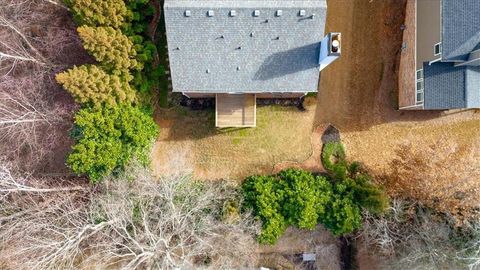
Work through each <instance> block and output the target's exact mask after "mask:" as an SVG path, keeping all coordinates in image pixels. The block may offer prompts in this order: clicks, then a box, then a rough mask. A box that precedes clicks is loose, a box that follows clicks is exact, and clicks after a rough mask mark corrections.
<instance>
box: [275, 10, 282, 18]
mask: <svg viewBox="0 0 480 270" xmlns="http://www.w3.org/2000/svg"><path fill="white" fill-rule="evenodd" d="M282 14H283V11H282V10H281V9H279V10H277V13H276V16H277V17H280V16H282Z"/></svg>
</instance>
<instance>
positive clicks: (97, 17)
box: [66, 0, 131, 28]
mask: <svg viewBox="0 0 480 270" xmlns="http://www.w3.org/2000/svg"><path fill="white" fill-rule="evenodd" d="M66 2H67V4H69V6H70V7H71V9H72V11H73V13H74V15H75V19H76V20H77V21H78V22H79V23H80V24H86V25H90V26H111V27H114V28H119V27H120V26H122V24H124V23H125V22H127V21H128V20H129V18H130V17H131V12H130V11H129V10H128V8H127V6H126V5H125V1H123V0H102V1H98V0H66Z"/></svg>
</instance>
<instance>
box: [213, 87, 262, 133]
mask: <svg viewBox="0 0 480 270" xmlns="http://www.w3.org/2000/svg"><path fill="white" fill-rule="evenodd" d="M215 101H216V102H215V104H216V115H215V119H216V121H215V122H216V124H215V125H216V126H217V127H220V128H223V127H255V125H256V109H257V107H256V96H255V94H217V95H216V97H215Z"/></svg>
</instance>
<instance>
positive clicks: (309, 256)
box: [302, 253, 315, 262]
mask: <svg viewBox="0 0 480 270" xmlns="http://www.w3.org/2000/svg"><path fill="white" fill-rule="evenodd" d="M302 257H303V261H304V262H314V261H315V253H303V255H302Z"/></svg>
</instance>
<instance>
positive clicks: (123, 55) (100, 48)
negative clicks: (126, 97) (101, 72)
mask: <svg viewBox="0 0 480 270" xmlns="http://www.w3.org/2000/svg"><path fill="white" fill-rule="evenodd" d="M77 31H78V34H79V35H80V38H81V39H82V41H83V47H84V48H85V49H86V50H87V51H88V52H89V53H90V54H91V55H93V56H94V57H95V59H96V60H97V61H98V62H100V64H101V65H102V66H103V67H104V68H105V69H107V70H109V71H112V72H113V73H121V72H128V70H129V69H141V65H140V64H139V62H137V60H136V59H135V56H136V54H137V53H136V51H135V49H134V44H133V42H132V41H131V40H130V39H129V38H128V37H127V36H126V35H124V34H123V33H122V32H121V31H120V30H116V29H114V28H112V27H91V26H81V27H79V28H78V29H77Z"/></svg>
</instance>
